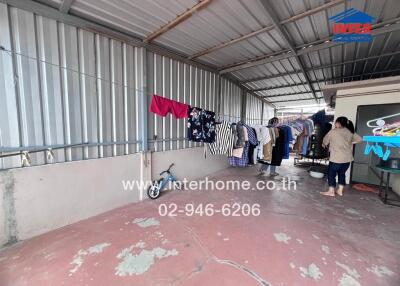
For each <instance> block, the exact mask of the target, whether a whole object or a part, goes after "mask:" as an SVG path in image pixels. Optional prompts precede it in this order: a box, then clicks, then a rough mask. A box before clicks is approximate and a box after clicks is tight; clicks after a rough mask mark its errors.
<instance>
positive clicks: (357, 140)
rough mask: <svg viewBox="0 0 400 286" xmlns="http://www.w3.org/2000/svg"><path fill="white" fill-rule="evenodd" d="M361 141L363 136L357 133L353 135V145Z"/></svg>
mask: <svg viewBox="0 0 400 286" xmlns="http://www.w3.org/2000/svg"><path fill="white" fill-rule="evenodd" d="M361 141H362V138H361V136H360V135H358V134H357V133H354V134H353V138H352V139H351V142H352V143H353V144H357V143H360V142H361Z"/></svg>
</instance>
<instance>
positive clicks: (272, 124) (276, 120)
mask: <svg viewBox="0 0 400 286" xmlns="http://www.w3.org/2000/svg"><path fill="white" fill-rule="evenodd" d="M278 122H279V119H278V117H272V118H271V119H270V120H269V121H268V125H271V126H275V125H276V124H278Z"/></svg>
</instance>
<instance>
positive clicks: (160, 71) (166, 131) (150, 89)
mask: <svg viewBox="0 0 400 286" xmlns="http://www.w3.org/2000/svg"><path fill="white" fill-rule="evenodd" d="M147 69H148V72H147V79H148V82H147V95H146V96H147V98H148V103H149V104H150V101H151V96H152V95H153V94H157V95H159V96H162V97H166V98H169V99H173V100H177V101H179V102H182V103H186V104H188V105H190V106H195V107H199V108H204V109H207V110H210V111H215V112H216V97H217V86H216V84H217V80H218V76H217V75H216V74H214V73H211V72H209V71H205V70H203V69H200V68H198V67H195V66H192V65H188V64H184V63H181V62H179V61H176V60H173V59H171V58H168V57H165V56H161V55H158V54H155V53H152V52H148V53H147ZM216 113H217V112H216ZM186 122H187V121H186V120H185V119H175V118H174V117H173V116H172V115H171V114H168V115H167V116H166V117H161V116H158V115H156V114H153V113H149V114H148V124H149V135H148V136H149V142H150V150H154V151H165V150H175V149H181V148H188V147H197V146H200V145H201V144H200V143H194V142H189V141H188V140H187V139H186V137H187V134H186Z"/></svg>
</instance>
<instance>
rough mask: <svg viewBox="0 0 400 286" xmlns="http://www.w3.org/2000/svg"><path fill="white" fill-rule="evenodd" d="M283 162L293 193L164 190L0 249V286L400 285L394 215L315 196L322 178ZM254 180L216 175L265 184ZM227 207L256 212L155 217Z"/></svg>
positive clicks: (356, 196) (354, 197)
mask: <svg viewBox="0 0 400 286" xmlns="http://www.w3.org/2000/svg"><path fill="white" fill-rule="evenodd" d="M287 164H288V165H286V166H282V167H281V168H280V170H279V172H280V173H281V174H285V176H291V177H292V178H295V179H296V180H297V183H298V184H297V190H296V191H294V190H292V191H282V190H263V191H239V190H237V191H227V190H223V191H219V190H210V191H182V192H166V193H165V194H164V195H163V196H162V197H160V198H159V199H158V200H156V201H151V200H147V201H144V202H141V203H137V204H131V205H128V206H125V207H122V208H119V209H116V210H113V211H110V212H107V213H104V214H101V215H99V216H96V217H93V218H90V219H87V220H84V221H81V222H78V223H75V224H72V225H69V226H66V227H63V228H61V229H58V230H55V231H52V232H49V233H46V234H44V235H41V236H38V237H35V238H33V239H30V240H27V241H24V242H21V243H18V244H16V245H13V246H11V247H9V248H7V249H3V250H2V251H1V252H0V285H5V286H9V285H30V286H34V285H342V286H357V285H373V286H377V285H393V286H397V285H400V219H399V214H400V209H399V208H394V207H390V206H385V205H383V204H382V203H381V202H380V201H379V200H378V199H377V197H376V195H375V194H371V193H362V192H358V191H355V190H351V189H346V192H345V195H344V197H342V198H329V197H321V196H320V195H319V193H318V192H319V191H320V190H322V189H323V188H324V181H322V180H318V179H313V178H310V177H309V176H308V175H307V173H306V172H305V171H304V170H303V169H300V168H295V167H293V166H289V164H290V163H287ZM256 174H257V171H256V167H251V168H246V169H232V168H231V169H227V170H224V171H221V172H219V173H217V174H214V178H215V179H219V180H232V179H234V180H238V179H239V180H249V181H251V182H252V185H253V184H255V183H256V182H257V180H260V179H261V180H266V177H260V176H257V175H256ZM277 181H279V178H277ZM278 185H279V184H278ZM234 202H238V203H240V204H245V203H247V204H250V205H251V204H254V203H258V204H260V206H261V207H260V210H261V213H260V215H259V216H248V217H244V216H238V217H233V216H227V217H225V216H223V215H222V214H215V215H213V216H210V217H208V216H199V215H193V216H186V215H185V214H182V213H177V216H176V217H161V216H160V215H159V213H158V207H159V205H160V204H167V205H168V204H170V203H174V204H176V205H177V206H178V207H179V208H180V209H182V208H183V207H184V206H185V204H190V203H193V204H194V205H198V204H200V203H202V204H207V203H212V204H214V207H215V209H217V208H221V206H222V205H223V204H225V203H231V204H232V203H234Z"/></svg>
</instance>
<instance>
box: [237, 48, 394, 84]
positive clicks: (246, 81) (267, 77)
mask: <svg viewBox="0 0 400 286" xmlns="http://www.w3.org/2000/svg"><path fill="white" fill-rule="evenodd" d="M398 54H400V51H395V52H391V53H386V54H381V55H377V56H370V57H366V58H360V59H355V60H349V61H344V62H341V63H334V64H329V65H323V66H315V67H312V68H306V69H305V70H306V71H308V72H310V71H313V70H320V69H326V68H332V67H336V66H342V65H347V64H353V63H356V62H363V61H369V60H375V59H381V58H383V57H392V56H395V55H398ZM299 73H301V70H298V71H292V72H286V73H281V74H274V75H269V76H262V77H255V78H251V79H247V80H243V81H241V83H250V82H256V81H260V80H266V79H274V78H279V77H283V76H288V75H289V76H290V75H296V74H299Z"/></svg>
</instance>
